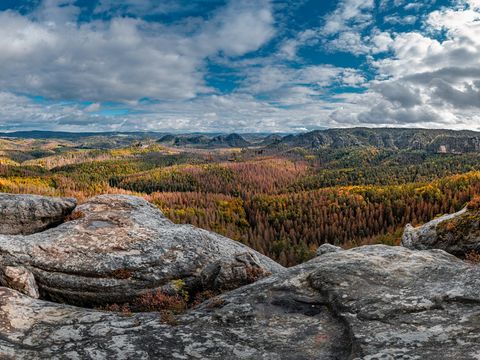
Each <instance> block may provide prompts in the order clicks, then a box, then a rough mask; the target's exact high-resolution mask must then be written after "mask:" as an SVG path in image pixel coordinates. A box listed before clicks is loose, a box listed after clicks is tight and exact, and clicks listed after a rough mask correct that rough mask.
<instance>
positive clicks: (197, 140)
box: [158, 134, 251, 148]
mask: <svg viewBox="0 0 480 360" xmlns="http://www.w3.org/2000/svg"><path fill="white" fill-rule="evenodd" d="M158 142H159V143H161V144H166V145H174V146H191V147H201V148H229V147H232V148H233V147H235V148H236V147H248V146H250V145H251V144H250V142H248V141H247V140H245V138H243V137H242V136H241V135H238V134H229V135H216V136H214V135H206V134H194V135H191V134H182V135H177V136H175V135H170V134H169V135H165V136H163V137H161V138H160V139H159V140H158Z"/></svg>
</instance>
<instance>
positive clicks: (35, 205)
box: [0, 193, 77, 235]
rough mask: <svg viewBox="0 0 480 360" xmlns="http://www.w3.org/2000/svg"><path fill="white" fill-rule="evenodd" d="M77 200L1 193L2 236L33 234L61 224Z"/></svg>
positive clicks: (0, 232)
mask: <svg viewBox="0 0 480 360" xmlns="http://www.w3.org/2000/svg"><path fill="white" fill-rule="evenodd" d="M76 205H77V203H76V201H75V199H67V198H53V197H46V196H37V195H13V194H3V193H0V234H8V235H17V234H23V235H27V234H33V233H36V232H39V231H43V230H45V229H48V228H49V227H52V226H55V225H58V224H59V223H61V222H62V221H63V220H64V219H65V217H66V216H67V215H69V214H70V213H71V212H72V211H73V209H75V206H76Z"/></svg>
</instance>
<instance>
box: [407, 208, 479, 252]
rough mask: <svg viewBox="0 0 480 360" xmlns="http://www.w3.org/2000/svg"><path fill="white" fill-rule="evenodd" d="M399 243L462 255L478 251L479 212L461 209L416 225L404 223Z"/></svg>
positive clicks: (412, 247) (410, 247)
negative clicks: (405, 224) (415, 226)
mask: <svg viewBox="0 0 480 360" xmlns="http://www.w3.org/2000/svg"><path fill="white" fill-rule="evenodd" d="M402 245H403V246H405V247H407V248H409V249H417V250H425V249H442V250H445V251H447V252H449V253H451V254H454V255H456V256H460V257H463V256H465V254H467V253H469V252H470V251H480V211H479V210H473V209H467V208H464V209H463V210H461V211H459V212H456V213H454V214H448V215H444V216H441V217H439V218H437V219H435V220H432V221H430V222H428V223H426V224H424V225H422V226H419V227H417V228H414V227H412V226H411V225H407V226H406V227H405V231H404V233H403V237H402Z"/></svg>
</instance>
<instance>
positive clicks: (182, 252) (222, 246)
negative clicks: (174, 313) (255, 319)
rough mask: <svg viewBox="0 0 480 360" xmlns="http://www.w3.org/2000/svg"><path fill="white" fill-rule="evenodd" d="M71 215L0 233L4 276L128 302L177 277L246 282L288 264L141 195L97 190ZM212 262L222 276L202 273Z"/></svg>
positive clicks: (73, 297) (52, 292) (57, 297)
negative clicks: (187, 221)
mask: <svg viewBox="0 0 480 360" xmlns="http://www.w3.org/2000/svg"><path fill="white" fill-rule="evenodd" d="M71 218H72V219H75V220H71V221H68V222H64V223H62V224H61V225H59V226H57V227H55V228H50V229H48V230H46V231H44V232H41V233H35V234H31V235H28V236H7V235H0V282H1V283H2V284H3V285H7V286H11V287H12V288H14V289H16V290H19V291H21V292H23V293H25V294H30V295H32V294H34V293H35V291H34V289H35V286H36V287H38V291H39V294H40V295H41V297H43V298H45V299H50V300H52V301H57V302H65V303H69V304H77V305H86V304H88V305H89V306H93V305H102V304H108V303H124V302H129V301H131V300H132V299H134V298H136V297H138V296H139V295H141V294H142V293H144V292H145V291H146V290H149V289H157V288H165V287H167V288H168V287H169V286H170V285H169V284H170V282H171V281H175V280H182V283H184V284H185V286H186V288H188V289H189V290H190V289H198V291H201V290H202V289H203V288H204V287H208V288H215V287H216V286H217V285H218V286H220V285H221V284H226V283H232V284H233V283H234V284H236V286H240V285H244V284H247V283H249V282H252V281H253V280H254V279H253V278H251V277H249V276H248V275H249V274H252V273H254V274H257V275H258V277H257V278H260V277H262V276H266V275H267V274H272V273H278V272H281V271H283V267H282V266H280V265H279V264H277V263H275V262H274V261H273V260H271V259H269V258H267V257H266V256H263V255H261V254H259V253H257V252H256V251H254V250H252V249H250V248H248V247H246V246H244V245H242V244H240V243H238V242H235V241H233V240H230V239H227V238H225V237H223V236H220V235H218V234H214V233H211V232H208V231H205V230H201V229H198V228H195V227H193V226H190V225H176V224H174V223H172V222H171V221H170V220H168V219H167V218H166V217H165V216H164V215H163V214H162V213H161V211H160V210H158V209H157V208H156V207H154V206H153V205H151V204H149V203H148V202H146V201H145V200H143V199H141V198H137V197H133V196H122V195H103V196H98V197H95V198H92V199H90V200H88V201H87V202H86V203H84V204H82V205H80V206H78V207H77V208H76V209H75V212H74V214H72V216H71ZM215 263H217V264H220V263H221V266H220V265H219V266H220V268H221V269H223V270H224V271H222V272H221V274H220V275H221V276H219V272H215V271H213V270H212V271H210V276H205V269H206V268H207V267H208V266H211V265H212V264H215ZM228 268H230V270H229V271H225V269H228ZM7 269H10V270H11V269H21V270H16V271H17V273H22V274H28V273H31V274H32V275H33V278H34V279H35V281H34V284H32V283H31V281H30V280H31V279H32V277H28V278H29V279H30V280H29V281H26V278H25V279H24V280H21V279H19V281H16V280H15V279H11V278H10V277H8V274H7ZM11 273H12V272H11V271H10V274H11ZM25 276H26V275H25ZM25 276H24V277H25ZM12 284H16V285H15V286H12Z"/></svg>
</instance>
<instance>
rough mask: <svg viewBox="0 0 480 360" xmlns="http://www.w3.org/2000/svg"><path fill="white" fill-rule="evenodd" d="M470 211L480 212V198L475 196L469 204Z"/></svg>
mask: <svg viewBox="0 0 480 360" xmlns="http://www.w3.org/2000/svg"><path fill="white" fill-rule="evenodd" d="M467 209H468V210H474V211H475V210H480V196H475V197H474V198H473V199H472V200H471V201H470V202H469V203H468V204H467Z"/></svg>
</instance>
